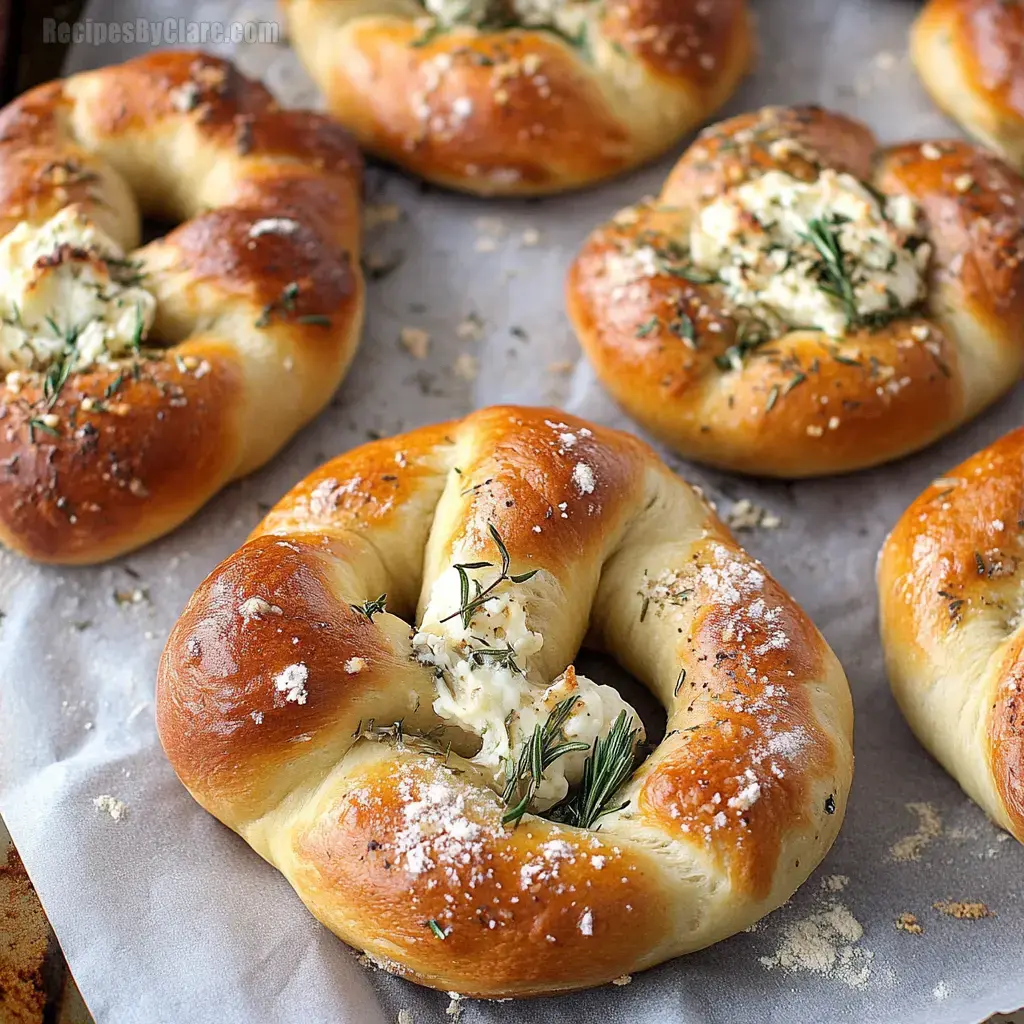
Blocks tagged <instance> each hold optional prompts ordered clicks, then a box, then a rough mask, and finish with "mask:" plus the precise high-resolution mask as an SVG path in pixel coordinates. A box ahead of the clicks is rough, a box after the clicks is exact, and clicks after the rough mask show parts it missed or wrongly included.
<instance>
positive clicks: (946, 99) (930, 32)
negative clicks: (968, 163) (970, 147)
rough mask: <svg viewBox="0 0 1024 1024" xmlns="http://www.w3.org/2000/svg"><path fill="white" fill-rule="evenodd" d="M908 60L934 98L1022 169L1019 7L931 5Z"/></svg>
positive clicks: (1023, 32)
mask: <svg viewBox="0 0 1024 1024" xmlns="http://www.w3.org/2000/svg"><path fill="white" fill-rule="evenodd" d="M910 55H911V57H912V58H913V61H914V65H915V67H916V68H917V71H918V74H919V75H920V76H921V80H922V81H923V82H924V84H925V86H926V87H927V89H928V91H929V92H930V93H931V96H932V99H933V100H935V102H936V103H937V104H938V105H939V106H940V107H942V109H943V110H944V111H945V112H946V113H947V114H949V116H950V117H952V118H954V119H955V120H956V121H957V122H959V124H960V125H961V126H962V127H963V128H964V129H965V130H966V131H968V132H970V134H971V135H973V136H974V137H975V138H976V139H978V140H980V141H981V142H983V143H984V144H985V145H986V146H989V147H990V148H992V149H994V150H995V151H996V152H997V153H999V154H1000V155H1001V156H1002V157H1003V158H1004V159H1006V160H1007V161H1008V162H1009V163H1010V164H1012V165H1013V166H1014V167H1016V168H1017V169H1018V170H1024V9H1022V8H1021V5H1020V4H1019V3H1016V2H1015V0H1009V2H1008V0H930V2H929V3H927V4H926V5H925V7H924V9H923V10H922V11H921V13H920V14H919V15H918V17H917V19H916V21H915V22H914V26H913V28H912V29H911V33H910Z"/></svg>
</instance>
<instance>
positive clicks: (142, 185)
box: [0, 52, 363, 562]
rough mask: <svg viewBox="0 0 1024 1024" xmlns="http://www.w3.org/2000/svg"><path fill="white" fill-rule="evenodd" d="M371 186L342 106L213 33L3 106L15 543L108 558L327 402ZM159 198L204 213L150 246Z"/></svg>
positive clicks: (6, 395)
mask: <svg viewBox="0 0 1024 1024" xmlns="http://www.w3.org/2000/svg"><path fill="white" fill-rule="evenodd" d="M360 187H361V163H360V157H359V154H358V151H357V150H356V148H355V144H354V143H353V142H352V141H351V139H350V138H349V136H348V135H347V134H346V133H345V131H344V130H343V129H342V128H341V127H340V125H337V124H335V123H333V122H332V121H330V120H329V119H327V118H325V117H323V116H321V115H319V114H314V113H310V112H304V111H285V110H281V109H279V108H278V107H277V106H276V105H275V103H274V101H273V99H272V97H271V96H270V94H269V93H268V92H267V91H266V90H265V89H264V88H263V87H262V86H261V85H259V84H258V83H256V82H253V81H250V80H248V79H246V78H244V77H242V76H241V75H240V74H239V73H238V72H237V71H236V70H235V69H234V68H233V67H232V66H231V65H230V64H228V63H226V62H225V61H222V60H219V59H217V58H215V57H209V56H204V55H202V54H199V53H172V52H164V53H155V54H152V55H150V56H146V57H142V58H140V59H138V60H133V61H130V62H128V63H127V64H121V65H117V66H113V67H108V68H104V69H102V70H100V71H92V72H88V73H85V74H81V75H75V76H73V77H71V78H69V79H66V80H65V81H61V82H53V83H51V84H49V85H44V86H41V87H39V88H37V89H34V90H32V91H31V92H29V93H26V94H25V95H24V96H22V97H21V98H20V99H18V100H17V101H15V102H14V103H12V104H11V105H9V106H8V107H6V108H4V109H3V110H2V111H0V235H2V236H3V237H2V239H0V281H2V282H3V285H4V287H3V288H2V289H0V315H2V318H3V320H2V323H0V370H2V371H3V373H5V374H6V380H5V386H4V388H3V393H2V395H0V421H2V429H0V540H2V541H3V542H4V543H5V544H7V545H8V546H10V547H12V548H14V549H16V550H18V551H21V552H23V553H25V554H27V555H29V556H31V557H33V558H37V559H41V560H44V561H53V562H95V561H99V560H102V559H105V558H109V557H112V556H113V555H116V554H118V553H120V552H123V551H127V550H129V549H131V548H134V547H137V546H138V545H140V544H142V543H144V542H146V541H148V540H150V539H152V538H153V537H156V536H158V535H159V534H161V533H164V532H165V531H167V530H170V529H172V528H173V527H175V526H177V525H178V524H179V523H181V522H182V521H183V520H184V519H186V518H187V517H188V516H190V515H191V514H192V513H193V512H195V511H196V509H197V508H199V506H200V505H202V504H203V503H204V502H205V501H206V500H207V499H208V498H210V497H211V495H213V494H214V493H215V492H216V491H218V490H219V489H220V488H221V487H223V486H224V484H226V483H227V482H228V481H229V480H231V479H233V478H235V477H238V476H241V475H243V474H245V473H248V472H250V471H251V470H253V469H255V468H256V467H257V466H259V465H261V464H262V463H263V462H265V461H266V460H267V459H269V458H270V457H271V456H272V455H273V454H274V453H275V452H276V451H277V450H278V449H279V448H280V447H281V446H282V445H283V444H284V443H285V442H286V441H287V440H288V439H289V438H290V437H291V436H292V435H293V434H294V433H295V432H296V430H298V429H299V427H301V426H302V425H303V424H305V423H306V422H307V421H308V420H309V419H311V418H312V417H313V416H314V415H315V414H316V413H317V412H318V411H319V410H320V409H321V407H322V406H324V405H325V404H326V402H327V401H328V399H329V398H330V396H331V394H332V392H333V391H334V389H335V388H336V386H337V384H338V382H339V381H340V380H341V377H342V376H343V374H344V372H345V370H346V368H347V366H348V363H349V360H350V359H351V357H352V354H353V352H354V349H355V347H356V344H357V343H358V339H359V332H360V327H361V322H362V311H363V284H362V278H361V274H360V270H359V261H358V252H359V205H358V204H359V193H360ZM140 211H141V214H143V215H146V216H148V217H151V218H157V219H160V220H164V221H172V222H175V223H176V222H180V221H185V223H182V224H181V225H180V226H179V227H176V228H174V229H173V230H172V231H170V232H169V234H167V235H166V236H165V237H163V238H159V239H157V240H156V241H153V242H151V243H150V244H148V245H146V246H144V247H143V248H141V249H136V246H137V245H138V244H139V237H140ZM0 379H2V375H0Z"/></svg>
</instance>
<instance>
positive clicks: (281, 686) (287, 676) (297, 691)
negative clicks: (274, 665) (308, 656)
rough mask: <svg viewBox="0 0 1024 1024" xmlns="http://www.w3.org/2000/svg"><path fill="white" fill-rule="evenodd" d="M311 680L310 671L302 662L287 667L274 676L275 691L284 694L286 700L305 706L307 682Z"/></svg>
mask: <svg viewBox="0 0 1024 1024" xmlns="http://www.w3.org/2000/svg"><path fill="white" fill-rule="evenodd" d="M308 680H309V669H308V668H306V666H305V665H304V664H303V663H302V662H301V661H300V662H297V663H296V664H294V665H287V666H286V667H285V668H283V669H281V671H280V672H278V673H277V675H276V676H274V689H275V690H277V692H278V693H283V694H284V699H285V700H288V701H292V702H293V703H295V704H305V703H306V697H307V696H308V694H307V693H306V682H307V681H308Z"/></svg>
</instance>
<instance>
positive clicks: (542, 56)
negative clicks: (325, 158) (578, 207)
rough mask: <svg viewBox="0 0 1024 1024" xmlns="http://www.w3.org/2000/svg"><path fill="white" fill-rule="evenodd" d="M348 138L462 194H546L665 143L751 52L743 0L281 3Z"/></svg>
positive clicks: (723, 87)
mask: <svg viewBox="0 0 1024 1024" xmlns="http://www.w3.org/2000/svg"><path fill="white" fill-rule="evenodd" d="M284 8H285V14H286V16H287V19H288V25H289V34H290V36H291V38H292V40H293V42H294V44H295V48H296V50H297V51H298V53H299V56H300V57H301V59H302V61H303V63H304V64H305V65H306V67H307V68H308V69H309V72H310V74H311V75H312V76H313V78H314V79H315V80H316V82H317V84H318V85H319V86H320V89H321V90H322V92H323V93H324V96H325V97H326V100H327V104H328V106H329V108H330V109H331V110H332V111H333V112H334V113H335V114H336V115H337V116H338V117H340V118H341V120H342V121H343V122H344V123H345V124H346V125H348V126H349V127H350V128H351V129H352V130H353V131H354V132H355V134H356V136H357V137H358V139H359V141H360V142H361V143H362V145H363V146H364V147H365V148H367V149H369V150H370V151H371V152H373V153H376V154H377V155H379V156H382V157H384V158H385V159H387V160H390V161H393V162H394V163H397V164H400V165H401V166H403V167H406V168H407V169H409V170H411V171H413V172H414V173H416V174H420V175H422V176H423V177H425V178H428V179H429V180H431V181H435V182H438V183H440V184H443V185H447V186H450V187H453V188H460V189H465V190H467V191H470V192H477V193H483V194H498V195H529V194H543V193H550V192H557V191H560V190H563V189H568V188H573V187H579V186H582V185H586V184H590V183H593V182H595V181H598V180H600V179H602V178H607V177H609V176H611V175H615V174H619V173H621V172H623V171H625V170H627V169H629V168H630V167H633V166H636V165H637V164H640V163H643V162H644V161H647V160H650V159H651V158H652V157H654V156H656V155H657V154H659V153H662V152H664V151H665V150H667V149H670V148H671V147H672V146H673V144H674V143H675V142H676V141H677V140H679V139H680V138H682V137H683V136H684V135H686V134H687V133H688V132H689V131H691V130H692V129H693V128H694V127H696V126H697V125H698V124H700V123H702V122H703V121H706V120H707V118H708V116H709V115H710V114H711V113H712V112H713V111H714V110H716V109H717V108H718V107H719V106H721V105H722V104H723V103H724V102H725V101H726V100H727V99H728V98H729V96H730V95H732V93H733V91H734V90H735V88H736V86H737V84H738V83H739V81H740V79H741V78H742V77H743V75H744V73H745V72H746V70H747V67H748V65H749V63H750V59H751V51H752V33H751V28H750V25H749V16H748V12H747V5H746V0H568V2H565V3H561V2H559V3H555V2H552V0H423V2H422V3H421V2H418V0H376V2H368V0H286V2H285V3H284Z"/></svg>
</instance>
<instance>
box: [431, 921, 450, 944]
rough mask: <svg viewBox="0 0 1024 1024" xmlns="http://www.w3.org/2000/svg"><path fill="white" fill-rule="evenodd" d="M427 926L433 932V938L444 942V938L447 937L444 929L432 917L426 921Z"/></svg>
mask: <svg viewBox="0 0 1024 1024" xmlns="http://www.w3.org/2000/svg"><path fill="white" fill-rule="evenodd" d="M427 927H428V928H429V929H430V930H431V931H432V932H433V933H434V938H435V939H440V940H441V941H442V942H444V940H445V939H446V938H448V936H447V935H446V934H445V930H444V929H443V928H442V927H441V926H440V925H439V924H438V923H437V921H435V920H434V919H433V918H430V920H429V921H427Z"/></svg>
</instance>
